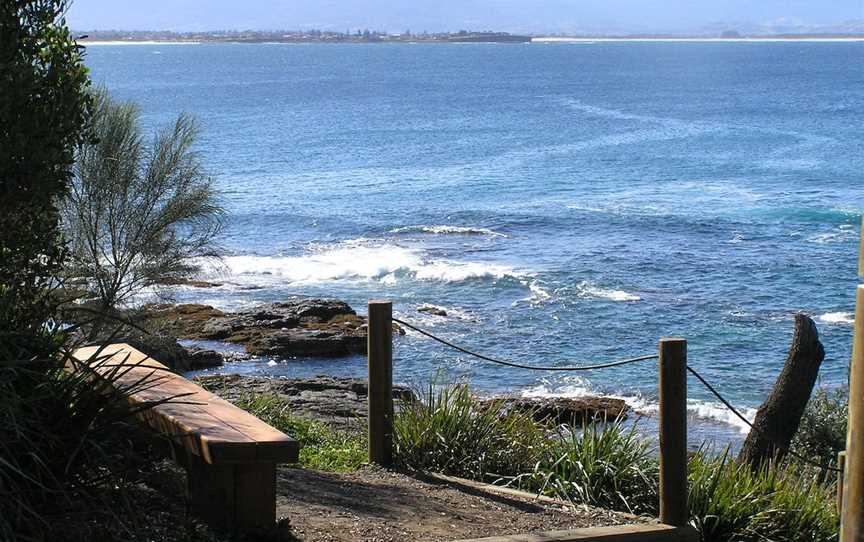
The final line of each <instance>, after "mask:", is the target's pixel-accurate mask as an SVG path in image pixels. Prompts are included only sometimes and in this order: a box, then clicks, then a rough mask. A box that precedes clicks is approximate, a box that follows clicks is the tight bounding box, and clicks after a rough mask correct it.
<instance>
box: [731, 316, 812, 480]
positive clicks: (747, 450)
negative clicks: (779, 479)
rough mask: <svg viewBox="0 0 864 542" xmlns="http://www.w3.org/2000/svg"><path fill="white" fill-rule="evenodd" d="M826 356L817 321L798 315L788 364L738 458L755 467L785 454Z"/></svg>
mask: <svg viewBox="0 0 864 542" xmlns="http://www.w3.org/2000/svg"><path fill="white" fill-rule="evenodd" d="M824 359H825V348H824V347H823V346H822V343H821V342H819V332H818V331H817V330H816V324H815V323H814V322H813V320H812V319H810V318H809V317H808V316H805V315H804V314H796V315H795V336H794V337H793V339H792V346H791V348H790V349H789V355H788V357H787V358H786V363H785V364H784V365H783V370H782V371H781V372H780V376H778V377H777V381H776V382H775V383H774V389H773V390H772V391H771V395H769V396H768V399H766V400H765V402H764V403H762V406H761V407H759V411H758V412H757V413H756V419H755V420H754V421H753V429H752V430H751V431H750V434H749V435H747V439H746V440H745V441H744V446H743V447H742V448H741V453H740V454H739V455H738V460H739V461H741V462H746V463H749V464H750V465H751V466H753V467H754V468H755V467H759V466H760V465H762V464H763V463H764V462H765V461H766V460H769V459H772V458H775V457H776V458H781V457H783V456H784V455H786V452H788V450H789V445H790V443H791V442H792V437H794V436H795V433H796V431H798V424H799V423H800V422H801V416H802V415H803V414H804V409H805V408H806V407H807V402H808V401H809V400H810V393H811V392H812V391H813V386H814V385H815V384H816V377H817V376H818V374H819V367H820V366H821V365H822V360H824Z"/></svg>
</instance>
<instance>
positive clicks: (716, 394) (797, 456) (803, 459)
mask: <svg viewBox="0 0 864 542" xmlns="http://www.w3.org/2000/svg"><path fill="white" fill-rule="evenodd" d="M687 370H688V371H689V372H690V374H692V375H693V376H695V377H696V378H697V379H698V380H699V382H701V383H702V385H703V386H705V387H706V388H707V389H708V391H710V392H711V393H712V394H714V397H716V398H717V399H719V400H720V402H721V403H723V404H724V405H725V406H726V408H728V409H729V411H730V412H732V414H735V416H737V417H738V418H740V419H741V421H743V422H744V423H746V424H747V427H749V428H750V429H751V430H753V431H758V429H756V427H754V426H753V424H752V423H750V420H748V419H747V418H746V417H745V416H744V415H743V414H741V413H740V412H738V410H737V409H736V408H735V407H733V406H732V405H731V404H730V403H729V401H727V400H726V398H725V397H723V395H721V394H720V392H719V391H717V390H716V389H714V386H712V385H711V384H709V383H708V381H707V380H706V379H705V378H704V377H703V376H702V375H700V374H699V373H698V372H696V369H694V368H693V367H690V366H689V365H688V366H687ZM762 436H766V437H767V435H764V434H763V435H762ZM769 440H770V438H769ZM786 453H787V454H789V455H791V456H792V457H794V458H795V459H798V460H799V461H801V462H802V463H806V464H807V465H810V466H812V467H818V468H820V469H824V470H828V471H831V472H843V471H842V470H840V469H838V468H837V467H832V466H830V465H823V464H821V463H816V462H815V461H813V460H811V459H808V458H806V457H804V456H803V455H801V454H799V453H796V452H794V451H793V450H786Z"/></svg>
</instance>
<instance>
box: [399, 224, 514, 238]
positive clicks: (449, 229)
mask: <svg viewBox="0 0 864 542" xmlns="http://www.w3.org/2000/svg"><path fill="white" fill-rule="evenodd" d="M390 233H428V234H434V235H488V236H490V237H507V236H506V235H504V234H503V233H499V232H497V231H494V230H490V229H488V228H474V227H470V226H404V227H401V228H395V229H392V230H390Z"/></svg>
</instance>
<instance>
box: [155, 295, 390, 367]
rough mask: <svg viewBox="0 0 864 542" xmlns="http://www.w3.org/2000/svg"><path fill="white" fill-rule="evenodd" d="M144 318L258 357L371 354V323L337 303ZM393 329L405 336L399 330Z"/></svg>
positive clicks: (167, 308)
mask: <svg viewBox="0 0 864 542" xmlns="http://www.w3.org/2000/svg"><path fill="white" fill-rule="evenodd" d="M145 319H146V320H147V322H148V325H150V326H151V327H156V328H158V329H161V330H162V331H163V332H165V333H170V334H172V335H175V336H177V337H179V338H181V339H194V340H216V341H225V342H229V343H234V344H240V345H243V347H244V348H245V349H246V351H247V352H248V353H249V354H251V355H255V356H273V357H292V356H316V357H340V356H347V355H351V354H365V353H366V335H367V333H366V331H367V329H366V319H365V318H364V317H362V316H358V315H357V313H356V312H355V311H354V309H352V308H351V307H350V306H349V305H348V304H347V303H345V302H343V301H339V300H334V299H307V298H293V299H289V300H286V301H284V302H280V303H270V304H267V305H261V306H258V307H254V308H251V309H247V310H243V311H239V312H235V313H224V312H222V311H220V310H217V309H214V308H213V307H210V306H208V305H194V304H188V305H152V306H149V307H147V310H146V316H145ZM394 330H395V331H396V332H398V333H401V334H404V331H403V330H402V329H401V328H398V326H394Z"/></svg>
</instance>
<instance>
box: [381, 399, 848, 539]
mask: <svg viewBox="0 0 864 542" xmlns="http://www.w3.org/2000/svg"><path fill="white" fill-rule="evenodd" d="M395 451H396V460H397V461H398V462H399V464H401V465H402V466H403V467H407V468H413V469H418V470H430V471H437V472H443V473H447V474H453V475H457V476H464V477H467V478H473V479H476V480H485V481H488V480H490V479H491V480H493V481H496V482H497V483H503V482H506V483H507V484H508V485H514V486H517V487H519V488H521V489H526V490H530V491H536V492H538V493H543V494H547V495H550V496H555V497H558V498H562V499H565V500H569V501H571V502H573V503H578V504H589V505H594V506H599V507H603V508H609V509H614V510H621V511H627V512H633V513H637V514H648V515H651V516H656V514H657V512H658V510H657V508H658V485H659V468H658V463H657V460H656V456H655V453H654V450H653V449H652V448H651V447H650V446H649V445H648V444H647V443H646V442H645V441H644V440H643V439H642V438H641V437H640V436H639V435H638V433H637V432H636V428H635V425H631V426H629V427H628V426H626V425H625V424H624V423H623V422H622V421H621V420H616V421H613V422H608V423H594V424H589V425H586V426H584V427H582V428H581V429H580V428H568V427H564V428H559V429H558V430H557V431H551V430H550V428H548V427H546V426H544V425H542V424H538V423H537V422H535V421H534V420H533V417H532V416H530V415H515V416H513V415H511V414H508V413H507V412H506V411H505V410H503V409H500V408H488V407H486V406H485V405H484V404H483V403H481V402H480V401H478V400H477V399H476V398H475V397H473V396H472V395H471V393H470V391H469V390H468V388H467V387H466V386H464V385H459V386H450V387H445V388H442V389H438V390H437V391H436V389H435V388H433V387H432V386H430V387H429V390H428V392H427V393H426V394H425V397H424V399H423V401H420V402H417V403H414V404H410V405H406V406H405V407H404V408H403V409H402V411H401V412H399V413H398V414H397V416H396V424H395ZM502 475H503V476H502ZM496 478H497V480H496ZM689 478H690V495H689V503H690V516H691V523H692V524H693V526H694V527H695V528H697V529H698V530H699V532H700V533H701V537H702V540H703V541H704V542H756V541H760V542H764V541H769V540H770V541H777V542H792V541H797V540H807V541H808V542H831V541H836V540H837V529H838V518H837V512H836V510H835V508H836V507H835V503H834V491H835V486H834V485H833V484H831V483H826V482H824V481H822V480H821V479H820V477H819V473H814V472H811V471H808V470H805V469H803V468H802V467H801V466H800V465H797V464H794V463H791V464H787V465H783V466H776V465H769V466H767V467H766V468H765V469H764V470H762V471H759V472H753V471H752V470H751V469H750V467H749V466H747V465H739V464H738V463H736V462H734V461H728V460H727V456H726V455H723V456H720V457H717V456H715V455H712V454H709V453H707V452H706V451H704V450H703V451H700V452H697V453H696V454H694V455H693V456H692V457H691V459H690V462H689Z"/></svg>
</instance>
